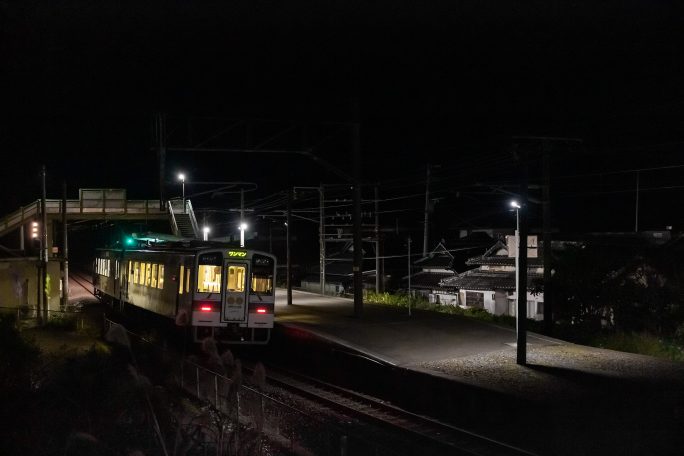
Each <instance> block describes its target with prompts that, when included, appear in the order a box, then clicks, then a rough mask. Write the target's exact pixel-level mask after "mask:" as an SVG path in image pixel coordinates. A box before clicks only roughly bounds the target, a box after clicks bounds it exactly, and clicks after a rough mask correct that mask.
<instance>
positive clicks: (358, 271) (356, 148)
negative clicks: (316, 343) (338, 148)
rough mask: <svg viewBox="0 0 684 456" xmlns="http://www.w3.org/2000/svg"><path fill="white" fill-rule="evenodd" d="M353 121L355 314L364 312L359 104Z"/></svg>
mask: <svg viewBox="0 0 684 456" xmlns="http://www.w3.org/2000/svg"><path fill="white" fill-rule="evenodd" d="M355 111H356V112H355V113H354V114H355V117H356V118H355V119H354V122H353V123H352V144H351V146H352V156H353V157H354V264H353V266H352V272H353V274H354V316H355V317H357V318H358V317H361V316H362V314H363V275H362V274H363V271H362V265H363V245H362V239H361V127H360V125H359V121H358V115H359V114H358V106H355Z"/></svg>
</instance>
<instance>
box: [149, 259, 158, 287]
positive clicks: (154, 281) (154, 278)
mask: <svg viewBox="0 0 684 456" xmlns="http://www.w3.org/2000/svg"><path fill="white" fill-rule="evenodd" d="M150 286H151V287H152V288H157V263H155V264H153V265H152V282H151V283H150Z"/></svg>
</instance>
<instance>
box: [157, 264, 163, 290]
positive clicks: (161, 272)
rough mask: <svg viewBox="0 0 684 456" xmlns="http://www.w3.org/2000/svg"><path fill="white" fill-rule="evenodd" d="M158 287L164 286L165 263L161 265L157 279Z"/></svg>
mask: <svg viewBox="0 0 684 456" xmlns="http://www.w3.org/2000/svg"><path fill="white" fill-rule="evenodd" d="M157 287H158V288H159V289H162V288H164V265H163V264H160V265H159V280H158V281H157Z"/></svg>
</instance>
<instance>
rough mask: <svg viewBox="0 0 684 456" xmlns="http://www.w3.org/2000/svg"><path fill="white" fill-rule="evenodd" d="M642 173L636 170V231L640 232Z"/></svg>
mask: <svg viewBox="0 0 684 456" xmlns="http://www.w3.org/2000/svg"><path fill="white" fill-rule="evenodd" d="M640 175H641V173H640V172H639V171H637V172H636V200H635V207H634V232H635V233H638V232H639V176H640Z"/></svg>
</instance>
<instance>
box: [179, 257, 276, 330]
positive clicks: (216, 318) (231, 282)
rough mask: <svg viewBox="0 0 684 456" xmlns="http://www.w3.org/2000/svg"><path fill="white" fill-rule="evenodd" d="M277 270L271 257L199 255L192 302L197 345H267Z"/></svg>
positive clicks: (271, 322) (273, 311)
mask: <svg viewBox="0 0 684 456" xmlns="http://www.w3.org/2000/svg"><path fill="white" fill-rule="evenodd" d="M275 270H276V260H275V257H274V256H273V255H270V254H267V253H263V252H257V251H252V250H246V249H223V250H220V249H213V250H206V251H202V252H199V253H198V255H197V257H196V265H195V271H196V275H195V277H196V286H195V287H194V289H193V298H192V326H193V328H194V330H195V331H194V332H195V340H196V341H199V340H202V339H204V338H206V337H213V338H214V339H216V340H217V341H219V342H223V343H229V344H266V343H268V341H269V339H270V337H271V329H272V328H273V321H274V316H275V315H274V314H275Z"/></svg>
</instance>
